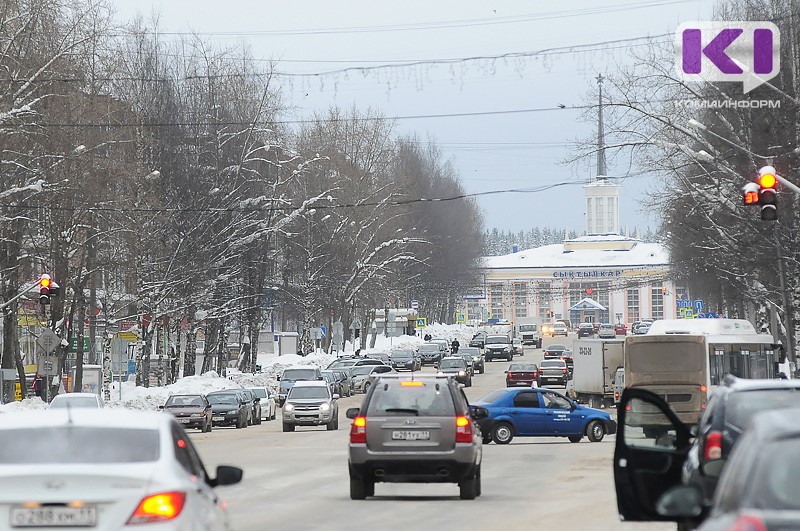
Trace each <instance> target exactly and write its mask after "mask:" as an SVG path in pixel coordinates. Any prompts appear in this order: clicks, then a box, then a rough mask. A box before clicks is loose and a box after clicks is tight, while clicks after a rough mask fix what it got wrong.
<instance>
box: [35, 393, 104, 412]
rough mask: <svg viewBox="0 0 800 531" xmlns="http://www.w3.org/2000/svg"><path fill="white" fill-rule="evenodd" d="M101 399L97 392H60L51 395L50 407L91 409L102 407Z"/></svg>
mask: <svg viewBox="0 0 800 531" xmlns="http://www.w3.org/2000/svg"><path fill="white" fill-rule="evenodd" d="M103 405H104V404H103V399H102V398H101V397H100V395H98V394H97V393H62V394H60V395H56V396H54V397H53V400H52V401H51V402H50V405H49V406H47V407H48V408H50V409H59V408H67V407H68V408H77V407H81V408H83V407H86V408H92V409H101V408H103Z"/></svg>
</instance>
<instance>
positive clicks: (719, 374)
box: [708, 349, 727, 385]
mask: <svg viewBox="0 0 800 531" xmlns="http://www.w3.org/2000/svg"><path fill="white" fill-rule="evenodd" d="M708 366H709V372H710V374H709V377H710V380H711V385H719V384H720V382H722V379H723V378H724V377H725V375H726V374H727V371H726V370H725V351H724V350H722V349H714V353H713V354H712V355H711V356H710V357H709V360H708Z"/></svg>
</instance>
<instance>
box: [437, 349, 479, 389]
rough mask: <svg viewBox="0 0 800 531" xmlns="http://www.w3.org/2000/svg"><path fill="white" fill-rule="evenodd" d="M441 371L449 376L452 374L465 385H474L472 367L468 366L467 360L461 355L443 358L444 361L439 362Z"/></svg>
mask: <svg viewBox="0 0 800 531" xmlns="http://www.w3.org/2000/svg"><path fill="white" fill-rule="evenodd" d="M470 365H471V363H470ZM439 372H440V373H441V374H444V375H447V376H452V377H453V378H455V380H456V381H457V382H458V383H460V384H464V387H472V375H471V374H470V369H469V367H468V366H467V362H466V361H465V360H464V358H462V357H461V356H450V357H447V358H443V359H442V361H440V362H439Z"/></svg>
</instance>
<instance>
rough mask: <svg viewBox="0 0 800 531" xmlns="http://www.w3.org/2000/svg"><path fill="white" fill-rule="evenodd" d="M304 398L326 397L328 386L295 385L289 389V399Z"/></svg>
mask: <svg viewBox="0 0 800 531" xmlns="http://www.w3.org/2000/svg"><path fill="white" fill-rule="evenodd" d="M293 398H294V399H297V398H299V399H304V398H328V388H327V387H322V386H314V387H306V386H299V385H295V386H294V387H292V390H291V391H289V398H288V399H289V400H292V399H293Z"/></svg>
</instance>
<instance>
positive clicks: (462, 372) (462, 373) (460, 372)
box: [458, 371, 467, 376]
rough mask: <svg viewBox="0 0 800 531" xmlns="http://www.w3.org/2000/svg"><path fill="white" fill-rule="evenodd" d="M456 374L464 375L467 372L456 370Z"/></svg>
mask: <svg viewBox="0 0 800 531" xmlns="http://www.w3.org/2000/svg"><path fill="white" fill-rule="evenodd" d="M458 375H459V376H466V375H467V373H466V372H464V371H458Z"/></svg>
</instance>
